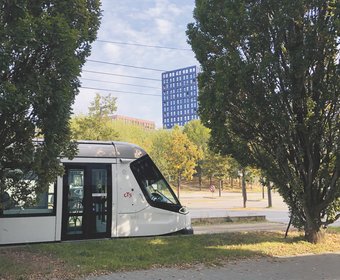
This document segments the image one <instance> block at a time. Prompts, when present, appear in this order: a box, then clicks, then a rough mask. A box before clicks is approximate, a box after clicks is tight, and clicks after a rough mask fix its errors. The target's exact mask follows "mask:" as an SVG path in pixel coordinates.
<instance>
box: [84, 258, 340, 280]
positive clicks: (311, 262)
mask: <svg viewBox="0 0 340 280" xmlns="http://www.w3.org/2000/svg"><path fill="white" fill-rule="evenodd" d="M339 264H340V253H335V254H323V255H308V256H298V257H287V258H260V259H255V260H241V261H237V262H234V263H232V262H230V263H221V266H215V267H205V266H202V265H196V266H194V267H193V268H190V269H180V268H156V269H151V270H142V271H131V272H117V273H112V274H110V275H103V276H98V277H88V278H86V279H87V280H118V279H120V280H121V279H126V280H145V279H148V280H192V279H195V280H207V279H212V280H263V279H266V280H287V279H290V280H321V279H324V280H326V279H327V280H340V272H339Z"/></svg>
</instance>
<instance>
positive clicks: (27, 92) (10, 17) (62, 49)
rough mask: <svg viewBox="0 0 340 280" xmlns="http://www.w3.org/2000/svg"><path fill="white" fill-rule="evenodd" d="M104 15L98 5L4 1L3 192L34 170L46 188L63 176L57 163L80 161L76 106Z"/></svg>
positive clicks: (0, 5)
mask: <svg viewBox="0 0 340 280" xmlns="http://www.w3.org/2000/svg"><path fill="white" fill-rule="evenodd" d="M100 16H101V11H100V2H99V0H80V1H68V0H57V1H56V0H48V1H46V0H44V1H43V0H37V1H28V0H22V1H12V0H1V1H0V50H1V51H0V138H1V143H0V191H1V192H2V193H3V192H4V191H5V190H6V188H8V186H9V185H11V186H12V187H14V188H15V186H16V184H15V183H13V182H14V181H20V179H21V178H22V176H23V174H25V172H27V171H28V170H33V171H34V172H35V174H37V175H38V176H39V179H40V184H39V187H40V188H45V189H46V188H47V185H48V184H47V182H51V181H54V180H55V178H56V175H60V174H62V172H63V170H62V167H61V166H60V164H59V160H58V157H59V156H60V155H61V154H63V155H65V156H72V155H74V153H75V147H74V145H72V143H71V142H70V139H71V133H70V129H69V118H70V114H71V106H72V104H73V102H74V98H75V95H76V94H77V93H78V86H79V80H78V76H79V74H80V71H81V68H82V66H83V64H84V63H85V59H86V57H87V56H88V55H89V54H90V49H91V47H90V44H91V43H92V42H93V41H94V40H95V39H96V34H97V30H98V28H99V24H100ZM36 137H41V138H44V142H43V144H37V145H35V146H34V143H33V141H32V140H33V139H34V138H36ZM13 174H15V175H13Z"/></svg>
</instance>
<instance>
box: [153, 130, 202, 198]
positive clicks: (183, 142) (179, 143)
mask: <svg viewBox="0 0 340 280" xmlns="http://www.w3.org/2000/svg"><path fill="white" fill-rule="evenodd" d="M155 144H156V145H154V147H157V150H155V151H154V152H153V153H152V156H153V158H155V159H156V162H157V161H159V160H160V159H162V160H161V162H160V164H161V170H162V171H165V173H166V174H167V175H169V176H173V177H174V178H176V180H177V195H178V196H179V193H180V185H181V180H182V179H183V178H186V179H192V176H193V175H194V173H195V167H196V163H197V160H198V159H199V158H200V157H202V152H201V151H200V150H199V149H198V148H197V146H196V145H195V144H194V143H192V142H191V141H190V140H189V138H188V137H187V136H186V134H184V133H183V131H182V130H181V129H180V128H179V127H177V126H176V127H174V128H173V129H172V130H171V131H167V132H165V133H163V134H162V137H161V138H158V139H157V138H156V141H155Z"/></svg>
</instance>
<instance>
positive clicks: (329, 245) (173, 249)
mask: <svg viewBox="0 0 340 280" xmlns="http://www.w3.org/2000/svg"><path fill="white" fill-rule="evenodd" d="M339 251H340V234H339V231H338V232H333V233H329V234H328V235H327V239H326V240H325V242H324V243H322V244H317V245H315V244H310V243H308V242H305V241H303V238H302V236H301V235H300V234H299V233H298V232H292V233H290V237H289V238H287V239H284V238H283V233H282V232H248V233H239V232H238V233H223V234H210V235H193V236H168V237H152V238H151V237H150V238H126V239H112V240H96V241H81V242H63V243H51V244H39V245H29V246H24V247H18V248H15V247H13V248H2V249H0V279H27V278H29V277H30V279H39V276H41V275H43V276H44V277H46V279H47V278H53V277H54V278H57V279H74V278H76V276H79V275H82V276H83V275H89V274H99V273H103V272H104V273H106V272H111V271H122V270H136V269H149V268H154V267H164V266H166V267H169V266H176V267H189V266H192V265H195V264H201V263H203V264H205V265H208V266H209V265H219V264H223V263H225V262H226V261H229V260H237V259H245V258H256V257H277V256H291V255H300V254H320V253H325V252H339ZM37 271H39V273H37Z"/></svg>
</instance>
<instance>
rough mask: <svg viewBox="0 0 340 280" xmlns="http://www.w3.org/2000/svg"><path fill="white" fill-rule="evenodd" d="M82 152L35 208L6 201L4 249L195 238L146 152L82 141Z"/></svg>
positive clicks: (0, 222) (1, 216)
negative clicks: (169, 236)
mask: <svg viewBox="0 0 340 280" xmlns="http://www.w3.org/2000/svg"><path fill="white" fill-rule="evenodd" d="M78 149H79V151H78V154H77V155H76V156H75V157H74V159H72V160H68V159H62V160H61V162H62V164H63V165H64V168H65V174H64V176H63V177H58V178H57V180H56V183H55V184H51V186H50V187H49V190H48V191H47V192H45V193H40V194H34V195H33V196H32V201H33V202H34V203H31V205H30V206H25V204H23V203H20V201H18V200H16V201H15V200H14V199H12V198H11V192H7V193H6V195H5V196H4V195H3V196H2V205H3V206H2V209H0V245H4V244H17V243H30V242H52V241H62V240H76V239H90V238H115V237H130V236H151V235H165V234H172V233H192V232H193V231H192V228H191V220H190V215H189V213H188V211H187V209H186V208H185V207H183V206H182V205H181V203H180V202H179V200H178V198H177V197H176V195H175V194H174V192H173V191H172V189H171V188H170V186H169V184H168V183H167V182H166V180H165V179H164V177H163V176H162V174H161V173H160V171H159V170H158V168H157V167H156V165H155V164H154V163H153V161H152V160H151V159H150V157H149V156H148V155H147V154H146V152H145V151H144V150H142V149H141V148H140V147H138V146H135V145H132V144H128V143H122V142H98V141H82V142H79V143H78ZM28 180H31V181H32V182H31V183H32V184H34V176H32V178H28Z"/></svg>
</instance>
